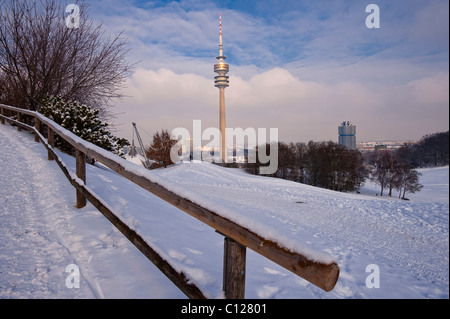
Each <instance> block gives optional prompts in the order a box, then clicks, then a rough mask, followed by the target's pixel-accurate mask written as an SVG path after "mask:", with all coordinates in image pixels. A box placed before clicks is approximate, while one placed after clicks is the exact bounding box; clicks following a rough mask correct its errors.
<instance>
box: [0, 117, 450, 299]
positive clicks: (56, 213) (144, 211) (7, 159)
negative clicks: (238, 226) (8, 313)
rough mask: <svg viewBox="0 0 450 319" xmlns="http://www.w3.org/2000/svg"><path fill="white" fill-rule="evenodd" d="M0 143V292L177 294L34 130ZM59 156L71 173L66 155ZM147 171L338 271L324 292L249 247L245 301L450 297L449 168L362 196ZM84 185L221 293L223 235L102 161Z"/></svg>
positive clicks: (250, 179) (214, 172) (216, 171)
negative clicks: (414, 186)
mask: <svg viewBox="0 0 450 319" xmlns="http://www.w3.org/2000/svg"><path fill="white" fill-rule="evenodd" d="M0 150H1V151H0V170H1V175H0V227H1V228H2V230H1V232H0V274H1V276H0V298H35V297H37V298H102V297H105V298H183V297H184V295H183V294H182V293H181V292H179V291H178V289H177V288H176V287H174V286H173V284H172V283H171V282H170V281H168V280H167V279H166V278H165V277H164V276H163V275H161V274H160V273H159V271H158V270H157V269H156V268H155V267H154V266H153V265H152V264H151V263H150V262H149V261H148V260H146V259H145V257H143V256H141V255H140V253H139V252H138V251H137V250H136V249H135V248H134V247H133V246H132V245H131V244H130V243H128V241H127V240H126V239H125V238H124V237H123V236H122V235H121V234H120V233H119V232H118V231H117V230H115V229H114V227H113V226H112V225H110V224H109V222H108V221H107V220H106V219H105V218H104V217H103V216H102V215H101V214H100V213H98V212H97V211H96V209H95V208H94V207H92V205H90V204H88V205H87V206H86V207H85V208H83V209H81V210H78V209H76V208H74V203H75V190H74V189H73V187H72V186H71V185H70V184H69V182H68V181H66V180H65V177H64V175H63V174H62V173H61V172H60V171H59V169H58V167H57V165H56V163H54V162H50V161H47V160H46V157H47V153H46V150H45V149H44V147H43V146H42V145H40V144H37V143H35V142H34V141H33V136H32V135H30V134H28V133H26V132H21V133H20V132H16V131H15V128H13V127H10V126H7V125H0ZM59 155H60V156H61V158H63V160H64V161H65V162H66V164H67V166H68V167H69V169H71V170H72V171H73V170H74V167H75V162H74V159H73V158H71V157H70V156H67V155H65V154H61V153H59ZM17 158H21V159H23V160H21V161H18V160H17ZM151 174H152V175H154V176H155V177H157V178H158V179H161V180H164V181H166V183H167V185H172V187H173V188H174V189H176V190H177V191H180V192H182V193H183V195H184V196H187V197H189V198H192V199H193V200H195V201H197V202H199V203H200V204H202V205H205V206H208V207H209V208H211V209H214V210H215V211H218V212H219V211H220V212H221V214H222V213H223V214H225V215H227V216H228V217H229V218H232V219H235V220H237V221H239V222H240V223H244V224H248V225H251V227H253V228H254V229H256V230H258V231H259V232H260V233H263V234H264V235H265V236H268V237H271V236H272V237H273V238H281V240H282V241H283V243H284V245H285V246H286V247H288V248H292V249H296V250H302V251H307V252H310V253H311V254H313V252H314V253H318V258H331V259H334V260H336V261H337V262H338V264H339V266H340V268H341V273H340V278H339V281H338V283H337V285H336V287H335V289H334V290H333V291H331V292H329V293H326V292H324V291H322V290H320V289H319V288H317V287H315V286H313V285H312V284H310V283H308V282H307V281H305V280H303V279H301V278H299V277H297V276H296V275H294V274H292V273H290V272H289V271H287V270H285V269H284V268H282V267H280V266H278V265H276V264H274V263H272V262H270V261H268V260H267V259H265V258H264V257H262V256H259V255H258V254H256V253H254V252H252V251H251V250H247V272H246V273H247V277H246V298H448V297H449V290H448V288H449V286H448V282H449V270H448V267H449V230H448V227H449V195H448V194H449V193H448V180H449V169H448V167H446V168H438V169H428V170H422V174H423V176H422V177H421V183H422V184H424V188H423V190H422V191H421V192H419V193H417V194H410V195H409V196H407V197H409V198H410V199H411V200H410V201H404V200H399V199H396V198H386V197H383V198H380V197H376V196H374V195H372V194H374V192H376V188H375V186H373V185H370V184H369V185H367V186H366V187H365V188H364V189H363V190H362V192H361V193H362V194H344V193H337V192H333V191H328V190H324V189H320V188H314V187H311V186H307V185H302V184H297V183H292V182H289V181H285V180H280V179H273V178H265V177H261V176H252V175H247V174H245V173H243V172H242V171H239V170H237V169H225V168H221V167H218V166H215V165H212V164H207V163H184V164H180V165H175V166H172V167H170V168H167V169H159V170H154V171H152V173H151ZM87 185H88V186H89V187H90V188H91V189H93V190H94V191H95V192H96V193H97V194H99V195H100V196H101V197H102V198H103V199H104V200H105V201H106V202H107V203H108V204H109V205H110V206H111V207H113V208H114V210H115V211H116V212H117V213H118V214H119V215H120V217H121V218H122V219H123V220H126V221H127V222H128V223H129V224H130V225H132V226H133V227H134V228H135V229H136V231H138V232H139V233H140V234H141V235H142V236H143V237H144V238H145V239H146V240H148V241H149V242H151V243H152V244H154V245H156V246H157V247H158V248H159V249H160V250H161V251H164V252H165V254H166V255H167V256H168V258H170V259H171V262H174V263H176V264H178V265H179V266H180V267H182V268H183V269H184V270H185V271H186V273H188V274H189V276H191V277H192V278H193V279H194V281H195V282H197V283H198V284H199V285H200V286H202V287H204V289H206V290H207V291H208V292H209V293H211V295H212V296H216V297H220V296H221V287H222V257H223V256H222V254H223V237H221V236H220V235H219V234H217V233H215V232H214V230H213V229H212V228H210V227H208V226H206V225H204V224H202V223H201V222H199V221H197V220H195V219H194V218H192V217H190V216H189V215H187V214H186V213H184V212H182V211H180V210H178V209H176V208H174V207H172V206H171V205H169V204H167V203H165V202H164V201H162V200H160V199H158V198H156V197H155V196H153V195H152V194H150V193H148V192H147V191H145V190H143V189H141V188H139V187H138V186H136V185H134V184H133V183H131V182H129V181H128V180H126V179H124V178H122V177H121V176H119V175H118V174H116V173H114V172H112V171H111V170H109V169H107V168H105V167H104V166H102V165H99V164H96V165H95V166H91V165H88V167H87ZM68 264H76V265H78V266H79V268H80V272H81V282H80V288H78V289H77V288H74V289H69V288H67V287H66V286H65V279H66V277H67V275H68V274H67V273H65V267H66V266H67V265H68ZM371 264H376V265H378V267H379V270H380V276H379V277H380V288H368V287H366V279H367V277H368V276H369V275H370V274H371V273H370V272H366V267H367V266H368V265H371Z"/></svg>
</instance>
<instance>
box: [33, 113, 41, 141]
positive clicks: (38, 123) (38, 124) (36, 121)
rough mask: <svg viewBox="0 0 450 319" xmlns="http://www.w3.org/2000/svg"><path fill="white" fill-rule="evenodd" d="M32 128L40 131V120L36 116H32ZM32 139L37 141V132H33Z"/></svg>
mask: <svg viewBox="0 0 450 319" xmlns="http://www.w3.org/2000/svg"><path fill="white" fill-rule="evenodd" d="M34 128H35V129H36V131H38V132H41V121H39V119H38V117H37V116H35V117H34ZM34 141H35V142H37V143H39V136H38V134H37V133H35V134H34Z"/></svg>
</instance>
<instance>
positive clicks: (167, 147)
mask: <svg viewBox="0 0 450 319" xmlns="http://www.w3.org/2000/svg"><path fill="white" fill-rule="evenodd" d="M176 143H177V141H176V140H175V139H172V137H171V136H170V134H169V132H168V131H167V130H162V131H161V133H159V132H156V133H155V134H154V135H153V142H152V144H151V145H150V146H149V147H148V149H147V157H148V158H149V159H151V160H153V161H155V164H154V165H153V167H154V168H156V167H162V166H164V167H167V166H168V165H171V164H173V163H172V160H171V159H170V151H171V149H172V146H174V145H175V144H176Z"/></svg>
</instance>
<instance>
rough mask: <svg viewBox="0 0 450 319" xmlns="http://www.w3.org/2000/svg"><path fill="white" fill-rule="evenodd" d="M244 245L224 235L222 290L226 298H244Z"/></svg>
mask: <svg viewBox="0 0 450 319" xmlns="http://www.w3.org/2000/svg"><path fill="white" fill-rule="evenodd" d="M246 249H247V248H246V247H245V246H244V245H241V244H240V243H238V242H236V241H234V240H233V239H231V238H230V237H227V236H225V239H224V253H223V291H224V292H225V298H227V299H244V298H245V258H246Z"/></svg>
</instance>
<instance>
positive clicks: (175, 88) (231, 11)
mask: <svg viewBox="0 0 450 319" xmlns="http://www.w3.org/2000/svg"><path fill="white" fill-rule="evenodd" d="M66 2H67V3H69V2H70V0H66ZM88 3H89V13H88V15H89V17H91V18H92V19H93V20H95V21H98V22H101V23H103V27H104V28H105V30H107V31H108V32H111V33H112V34H117V33H119V32H122V35H123V36H124V37H126V38H127V39H128V48H129V50H130V51H129V53H128V56H127V59H128V60H129V62H130V63H136V65H135V69H134V72H133V73H132V74H131V75H130V77H129V78H128V79H127V80H126V83H124V88H123V94H125V95H126V97H125V98H123V99H122V100H117V101H113V102H112V103H111V105H112V107H113V108H112V111H113V113H115V119H114V120H113V122H114V126H115V128H116V130H117V131H116V134H117V135H119V136H122V137H126V138H128V139H130V140H131V137H132V125H131V123H132V122H136V123H137V125H138V128H139V129H140V130H141V132H140V133H141V136H142V139H143V140H144V143H145V144H149V143H150V142H151V135H153V133H154V132H156V131H160V130H161V129H167V130H169V131H171V130H172V129H174V128H177V127H184V128H186V129H188V130H189V131H190V132H193V121H194V120H201V125H202V127H201V130H204V129H206V128H208V127H218V126H219V90H218V89H217V88H215V87H214V76H215V75H216V74H215V73H214V72H213V65H214V63H216V62H217V60H216V58H215V57H216V56H217V55H218V48H219V46H218V41H219V13H221V15H222V30H223V46H224V54H225V55H226V56H227V59H226V62H227V63H229V65H230V72H229V76H230V78H229V81H230V86H229V87H228V88H227V89H226V90H225V100H226V121H227V127H230V128H237V127H241V128H243V129H246V128H254V129H255V130H257V128H266V129H267V130H269V128H277V129H278V138H279V140H281V141H284V142H308V141H310V140H313V141H329V140H331V141H335V142H337V140H338V126H339V125H340V123H341V122H342V121H351V122H352V123H353V124H354V125H356V138H357V142H361V141H381V140H405V141H406V140H417V139H420V138H421V137H422V136H423V135H425V134H430V133H435V132H442V131H447V130H448V129H449V40H448V39H449V13H448V12H449V2H448V1H447V0H428V1H423V0H420V1H418V0H394V1H393V0H368V1H362V0H327V1H325V0H315V1H313V0H305V1H299V0H295V1H294V0H277V1H274V0H245V1H243V0H240V1H232V0H224V1H215V0H214V1H213V0H211V1H205V0H179V1H137V0H99V1H88ZM369 4H376V5H377V6H378V7H379V22H380V24H379V28H368V27H367V26H366V18H367V17H368V16H369V15H371V14H372V12H366V6H367V5H369ZM371 21H372V22H374V21H375V20H371Z"/></svg>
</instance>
